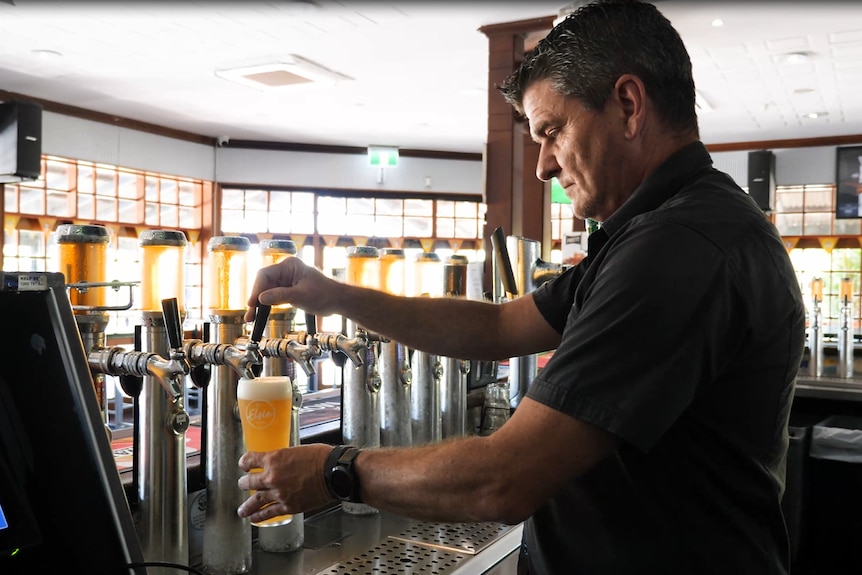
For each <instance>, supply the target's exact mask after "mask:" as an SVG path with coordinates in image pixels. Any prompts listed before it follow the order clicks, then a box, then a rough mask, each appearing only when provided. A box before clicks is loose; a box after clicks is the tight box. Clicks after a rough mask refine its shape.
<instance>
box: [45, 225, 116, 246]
mask: <svg viewBox="0 0 862 575" xmlns="http://www.w3.org/2000/svg"><path fill="white" fill-rule="evenodd" d="M56 233H57V243H58V244H107V243H108V242H110V241H111V238H110V232H109V231H108V228H106V227H105V226H99V225H96V224H84V225H82V224H61V225H59V226H57V232H56Z"/></svg>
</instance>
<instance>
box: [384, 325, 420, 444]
mask: <svg viewBox="0 0 862 575" xmlns="http://www.w3.org/2000/svg"><path fill="white" fill-rule="evenodd" d="M379 363H380V399H379V401H380V445H382V446H385V447H394V446H408V445H412V444H413V429H412V424H411V422H410V388H411V385H412V381H413V370H412V369H411V368H410V361H409V359H408V349H407V347H406V346H405V345H404V344H402V343H399V342H397V341H388V342H383V343H381V344H380V359H379Z"/></svg>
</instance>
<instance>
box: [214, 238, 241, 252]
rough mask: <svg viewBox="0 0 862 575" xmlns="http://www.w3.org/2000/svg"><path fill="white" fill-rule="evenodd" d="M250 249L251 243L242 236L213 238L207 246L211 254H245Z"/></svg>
mask: <svg viewBox="0 0 862 575" xmlns="http://www.w3.org/2000/svg"><path fill="white" fill-rule="evenodd" d="M250 247H251V242H250V241H249V240H248V238H246V237H244V236H215V237H213V238H210V241H209V244H207V249H209V251H211V252H231V251H233V252H245V251H248V249H249V248H250Z"/></svg>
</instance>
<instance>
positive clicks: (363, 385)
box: [341, 246, 381, 515]
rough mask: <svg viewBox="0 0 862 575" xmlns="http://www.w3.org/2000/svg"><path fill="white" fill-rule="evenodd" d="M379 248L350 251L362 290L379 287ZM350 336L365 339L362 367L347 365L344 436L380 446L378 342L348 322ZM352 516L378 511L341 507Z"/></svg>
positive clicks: (352, 276) (350, 271) (351, 272)
mask: <svg viewBox="0 0 862 575" xmlns="http://www.w3.org/2000/svg"><path fill="white" fill-rule="evenodd" d="M378 255H379V254H378V251H377V248H374V247H370V246H352V247H350V248H348V250H347V262H348V264H347V281H348V283H351V284H354V285H360V286H363V287H370V288H378V287H379V269H380V268H379V262H378V260H377V258H378ZM346 326H347V334H348V335H350V334H353V337H354V338H355V339H357V340H360V341H361V340H365V341H366V345H365V349H364V352H363V353H362V354H361V355H360V357H362V363H361V364H360V365H348V364H345V365H344V384H343V386H342V390H341V393H342V396H341V435H342V440H343V441H344V443H348V444H351V445H355V446H357V447H379V446H380V400H379V396H380V395H379V392H380V384H381V381H380V373H379V372H378V365H377V356H378V350H379V346H378V343H377V342H375V341H372V339H371V338H370V337H369V334H368V332H366V331H365V329H364V328H362V327H361V326H359V325H358V324H356V322H354V321H353V320H351V319H349V318H347V320H346ZM341 507H342V509H343V510H344V511H345V512H346V513H349V514H351V515H370V514H374V513H377V512H378V510H377V509H376V508H374V507H371V506H370V505H366V504H364V503H349V502H347V501H345V502H343V503H342V504H341Z"/></svg>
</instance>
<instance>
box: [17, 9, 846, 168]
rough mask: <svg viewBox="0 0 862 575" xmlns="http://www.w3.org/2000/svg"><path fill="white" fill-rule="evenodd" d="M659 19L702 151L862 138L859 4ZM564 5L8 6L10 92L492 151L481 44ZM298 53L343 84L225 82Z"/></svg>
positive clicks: (341, 139) (239, 130) (231, 127)
mask: <svg viewBox="0 0 862 575" xmlns="http://www.w3.org/2000/svg"><path fill="white" fill-rule="evenodd" d="M657 5H658V6H659V8H660V9H661V10H662V12H664V13H665V15H666V16H668V18H669V19H670V20H671V22H672V23H673V24H674V25H675V26H676V28H677V29H678V30H679V31H680V34H681V36H682V38H683V40H684V41H685V43H686V45H687V47H688V49H689V52H690V54H691V58H692V62H693V66H694V75H695V82H696V85H697V87H698V90H699V93H700V96H701V98H702V102H704V103H705V104H704V105H705V106H706V108H708V109H706V108H704V110H702V111H701V113H700V114H699V117H700V127H701V136H702V139H703V140H704V142H706V143H707V144H708V145H709V144H719V143H737V142H759V141H768V140H787V139H799V138H805V139H807V138H818V137H826V136H846V135H857V134H862V97H860V94H862V2H850V1H845V2H822V1H818V2H805V3H802V2H791V1H788V2H760V1H756V0H750V1H747V2H732V1H731V2H728V1H723V2H686V1H684V0H661V1H659V2H657ZM569 6H570V3H569V2H566V1H564V0H561V1H560V0H558V1H551V2H546V1H527V0H524V1H522V2H507V1H505V0H503V1H498V2H484V1H481V0H477V1H469V0H464V1H460V2H455V1H448V2H447V1H441V0H437V1H435V2H423V1H421V0H420V1H416V2H394V1H389V2H383V1H379V2H372V1H366V2H362V1H357V2H353V1H349V0H343V1H337V0H315V1H311V0H305V1H299V0H294V1H291V0H270V1H268V2H263V1H257V0H248V1H244V2H240V1H236V2H227V1H207V0H198V1H190V0H174V1H161V2H158V1H152V0H151V1H143V2H119V1H114V2H104V3H102V2H96V1H92V2H79V1H74V0H73V1H64V2H59V1H49V0H0V90H2V91H5V92H10V93H15V94H23V95H26V96H30V97H33V98H37V99H41V100H47V101H51V102H57V103H60V104H64V105H69V106H74V107H77V108H83V109H86V110H93V111H96V112H100V113H104V114H109V115H112V116H120V117H123V118H129V119H132V120H137V121H142V122H147V123H151V124H156V125H159V126H164V127H168V128H172V129H176V130H182V131H185V132H190V133H193V134H198V135H202V136H208V137H212V138H222V139H226V140H227V139H233V140H256V141H265V142H284V143H303V144H320V145H344V146H362V147H364V146H368V145H383V146H397V147H401V148H411V149H418V150H436V151H452V152H481V151H482V150H483V147H484V142H485V139H486V130H487V101H488V90H487V71H488V42H487V38H486V37H485V35H484V34H482V33H481V32H479V31H478V29H479V28H480V27H481V26H483V25H489V24H497V23H504V22H513V21H517V20H524V19H528V18H536V17H547V16H556V15H558V14H559V13H560V11H561V10H563V9H565V8H568V7H569ZM716 19H721V20H723V22H724V25H723V26H721V27H715V26H713V25H712V22H713V21H714V20H716ZM790 54H803V55H805V58H803V60H804V61H802V62H798V63H796V62H794V61H793V59H792V58H790V57H789V55H790ZM290 55H294V56H299V57H301V58H303V59H307V60H310V61H312V62H316V63H317V64H319V65H321V66H323V67H325V68H328V69H330V70H332V71H335V72H337V73H338V74H339V75H340V76H343V78H341V79H340V80H337V81H329V80H326V81H316V82H305V83H299V84H290V85H286V86H282V87H277V88H269V89H260V88H258V87H251V86H248V85H243V84H240V83H237V82H235V81H232V80H229V79H225V78H223V77H221V76H220V75H218V73H221V74H224V72H225V71H230V70H235V69H237V68H240V67H244V66H260V65H263V64H272V63H279V62H281V63H284V62H286V61H288V60H289V58H290ZM286 70H287V68H284V69H283V70H275V68H272V69H269V68H267V69H264V68H258V69H257V72H262V71H263V72H266V71H268V72H271V73H272V74H269V75H268V76H267V77H268V78H270V79H272V78H276V79H278V80H283V79H284V78H286V77H287V76H286V74H285V71H286ZM809 114H820V116H819V117H816V118H811V117H809V116H808V115H809Z"/></svg>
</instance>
